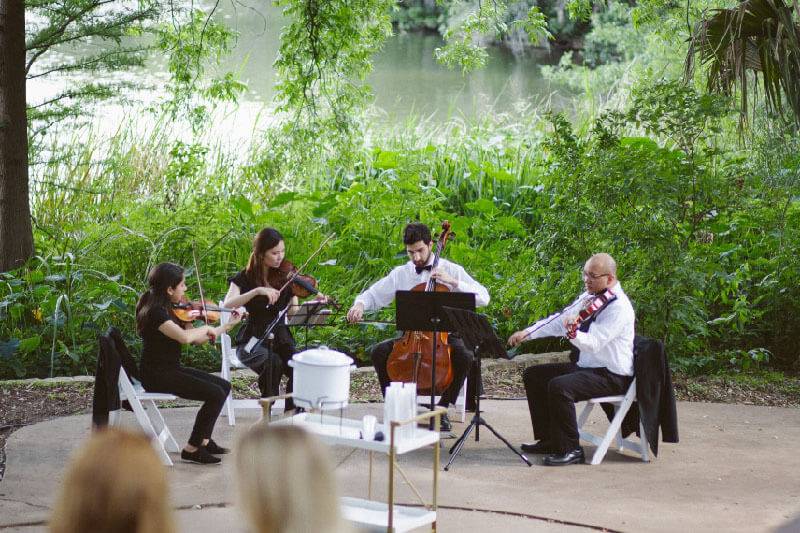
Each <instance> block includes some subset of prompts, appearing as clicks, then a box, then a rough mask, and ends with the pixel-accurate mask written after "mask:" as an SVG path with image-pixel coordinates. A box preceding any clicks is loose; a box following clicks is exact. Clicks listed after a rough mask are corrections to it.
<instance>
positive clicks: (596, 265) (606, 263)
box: [586, 253, 617, 278]
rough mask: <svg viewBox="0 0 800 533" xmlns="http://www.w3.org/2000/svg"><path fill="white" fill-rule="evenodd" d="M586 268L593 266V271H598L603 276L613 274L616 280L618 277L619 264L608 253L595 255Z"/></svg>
mask: <svg viewBox="0 0 800 533" xmlns="http://www.w3.org/2000/svg"><path fill="white" fill-rule="evenodd" d="M586 266H587V267H589V266H591V267H592V270H597V271H598V272H602V273H603V274H611V275H613V276H614V277H615V278H616V277H617V262H616V261H614V258H613V257H611V256H610V255H608V254H606V253H599V254H594V255H593V256H592V257H590V258H589V260H588V261H587V262H586Z"/></svg>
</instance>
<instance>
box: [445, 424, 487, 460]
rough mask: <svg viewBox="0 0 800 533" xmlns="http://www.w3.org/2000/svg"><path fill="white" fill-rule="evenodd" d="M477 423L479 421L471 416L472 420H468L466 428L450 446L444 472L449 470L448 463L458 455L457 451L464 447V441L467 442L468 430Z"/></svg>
mask: <svg viewBox="0 0 800 533" xmlns="http://www.w3.org/2000/svg"><path fill="white" fill-rule="evenodd" d="M478 423H479V422H477V421H476V420H475V419H474V418H473V419H472V422H470V423H469V426H467V429H465V430H464V433H462V434H461V436H460V437H459V438H458V440H457V441H456V443H455V444H453V447H452V448H450V459H449V460H448V461H447V464H446V465H445V467H444V470H445V472H446V471H448V470H450V465H451V464H453V461H455V460H456V457H458V452H460V451H461V448H463V447H464V443H465V442H467V438H468V437H469V434H470V432H471V431H472V430H473V428H476V427H477V426H478Z"/></svg>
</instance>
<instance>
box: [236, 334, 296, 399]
mask: <svg viewBox="0 0 800 533" xmlns="http://www.w3.org/2000/svg"><path fill="white" fill-rule="evenodd" d="M295 353H297V348H295V345H294V342H278V339H273V340H271V341H265V343H264V344H262V345H261V346H259V347H258V349H256V350H255V351H253V352H250V353H249V354H246V353H245V352H244V346H239V347H238V348H237V349H236V356H237V357H238V358H239V360H240V361H241V362H242V363H244V364H245V365H247V367H249V368H250V369H251V370H252V371H253V372H255V373H256V374H258V390H259V391H260V392H261V397H262V398H266V397H267V396H277V395H278V394H279V393H280V385H281V377H283V376H287V377H288V378H289V381H288V383H287V384H286V392H292V390H293V389H294V372H292V367H290V366H289V361H290V360H291V359H292V356H293V355H294V354H295ZM286 408H287V409H292V408H294V402H293V401H292V399H291V398H289V399H288V400H287V401H286Z"/></svg>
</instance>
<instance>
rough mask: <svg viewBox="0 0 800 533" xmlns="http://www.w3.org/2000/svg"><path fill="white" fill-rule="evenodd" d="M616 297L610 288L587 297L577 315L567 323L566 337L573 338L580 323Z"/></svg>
mask: <svg viewBox="0 0 800 533" xmlns="http://www.w3.org/2000/svg"><path fill="white" fill-rule="evenodd" d="M616 297H617V295H616V294H614V292H613V291H612V290H611V289H605V290H604V291H603V292H601V293H599V294H593V295H591V296H590V297H589V298H587V300H586V302H585V303H584V306H583V309H581V310H580V311H578V316H576V317H575V319H574V320H573V321H572V322H570V323H569V324H567V338H568V339H574V338H575V336H576V335H577V334H578V328H579V327H580V326H581V324H582V323H583V322H585V321H587V320H589V318H591V317H592V316H594V315H595V314H597V312H598V311H600V309H602V308H603V307H604V306H605V305H606V304H608V303H609V302H610V301H612V300H614V299H615V298H616Z"/></svg>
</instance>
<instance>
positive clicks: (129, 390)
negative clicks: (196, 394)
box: [109, 367, 180, 466]
mask: <svg viewBox="0 0 800 533" xmlns="http://www.w3.org/2000/svg"><path fill="white" fill-rule="evenodd" d="M117 381H118V385H119V399H120V401H122V400H128V403H129V404H131V408H132V409H133V414H134V415H135V416H136V421H137V422H138V423H139V426H141V428H142V430H143V431H144V432H145V434H146V435H147V436H148V437H150V440H151V441H152V443H153V447H154V448H155V449H156V452H157V453H158V456H159V457H160V458H161V461H162V462H163V463H164V464H165V465H167V466H172V459H170V457H169V454H168V453H167V452H178V451H180V449H179V448H178V443H177V442H175V438H174V437H173V436H172V432H170V430H169V427H167V423H166V422H164V417H163V416H161V411H159V410H158V407H156V402H160V401H172V400H177V399H178V397H177V396H174V395H172V394H165V393H160V392H147V391H145V390H144V388H142V386H141V385H140V384H138V383H137V384H136V385H134V384H133V383H132V382H131V380H130V379H129V378H128V374H127V373H126V372H125V369H124V368H122V367H120V369H119V378H118V380H117ZM143 404H144V405H143ZM148 411H149V413H150V414H149V415H148ZM119 414H120V411H112V412H111V413H109V423H110V425H112V426H116V425H118V424H119V421H120V417H119Z"/></svg>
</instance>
